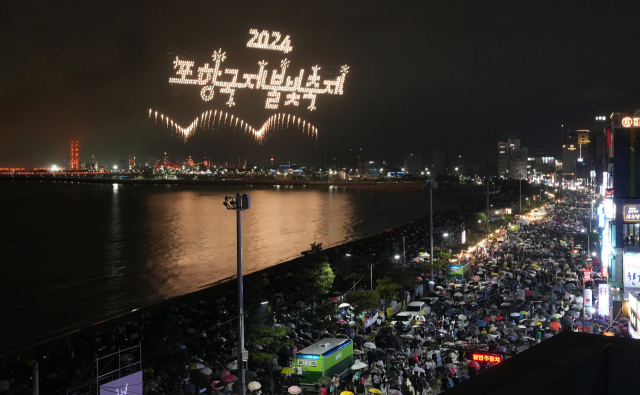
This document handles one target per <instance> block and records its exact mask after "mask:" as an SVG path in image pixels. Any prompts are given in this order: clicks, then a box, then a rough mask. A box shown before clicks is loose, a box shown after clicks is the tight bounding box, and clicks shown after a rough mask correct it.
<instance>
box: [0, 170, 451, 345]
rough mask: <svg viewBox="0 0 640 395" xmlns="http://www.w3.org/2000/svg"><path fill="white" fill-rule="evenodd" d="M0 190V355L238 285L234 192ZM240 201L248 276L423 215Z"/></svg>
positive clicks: (318, 196)
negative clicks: (312, 247) (220, 285)
mask: <svg viewBox="0 0 640 395" xmlns="http://www.w3.org/2000/svg"><path fill="white" fill-rule="evenodd" d="M0 187H2V193H0V207H3V208H5V209H4V210H3V220H4V221H3V227H1V228H0V240H3V243H2V244H0V257H2V258H3V260H2V261H1V262H0V263H1V264H2V272H3V286H2V287H0V316H2V317H9V318H8V320H7V323H8V325H2V326H0V339H3V341H2V342H0V355H1V354H3V352H4V351H7V350H10V349H14V348H18V347H19V346H24V345H28V344H32V343H33V342H34V341H35V340H37V339H46V338H50V337H52V336H53V335H55V334H60V333H65V332H67V331H69V330H72V329H77V328H80V327H83V326H86V325H90V324H92V323H94V322H97V321H102V320H105V319H108V318H109V317H113V316H115V315H117V314H120V313H123V312H127V311H131V310H132V309H135V308H139V307H142V306H145V305H148V304H151V303H154V302H157V301H160V300H163V299H166V298H170V297H173V296H177V295H183V294H186V293H189V292H191V291H193V290H196V289H198V288H201V287H203V286H206V285H208V284H211V283H215V282H217V281H219V280H221V279H225V278H228V277H230V276H233V275H234V274H235V271H236V216H235V212H231V211H228V210H226V209H225V208H224V206H223V205H222V202H223V201H224V195H225V194H226V195H235V193H236V191H237V187H218V186H215V187H214V186H182V185H129V184H120V185H118V184H113V185H108V184H107V185H103V184H100V185H95V184H80V183H73V184H71V183H51V182H49V183H42V182H5V183H3V184H1V185H0ZM241 193H249V194H250V195H251V209H250V210H247V211H244V212H243V213H242V226H243V247H244V248H243V253H244V268H245V273H249V272H252V271H255V270H259V269H262V268H265V267H269V266H272V265H274V264H276V263H280V262H283V261H286V260H289V259H292V258H295V257H298V256H300V252H301V251H304V250H307V249H308V248H309V244H311V243H313V242H319V243H323V245H324V246H325V247H329V246H333V245H337V244H340V243H343V242H345V241H349V240H354V239H358V238H361V237H366V236H369V235H371V234H376V233H379V232H382V231H384V230H385V229H387V228H390V227H394V226H398V225H400V224H403V223H406V222H409V221H411V220H413V219H415V218H417V217H419V216H422V215H425V214H426V213H427V212H426V207H427V203H428V198H427V197H426V194H423V193H415V192H405V193H403V192H372V191H367V190H358V189H348V188H343V187H327V186H324V187H302V186H294V187H291V186H285V185H281V186H259V187H258V186H255V187H243V188H242V189H241ZM439 206H440V207H442V208H447V207H451V204H448V205H447V203H443V202H442V203H440V204H439ZM445 206H446V207H445ZM9 208H10V209H9ZM9 300H10V301H12V302H11V303H7V301H9ZM43 322H46V323H47V325H46V327H43V326H42V323H43Z"/></svg>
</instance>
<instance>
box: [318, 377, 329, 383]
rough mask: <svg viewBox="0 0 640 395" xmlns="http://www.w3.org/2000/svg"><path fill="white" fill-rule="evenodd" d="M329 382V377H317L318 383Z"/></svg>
mask: <svg viewBox="0 0 640 395" xmlns="http://www.w3.org/2000/svg"><path fill="white" fill-rule="evenodd" d="M330 382H331V377H327V376H322V377H320V378H319V379H318V384H327V383H330Z"/></svg>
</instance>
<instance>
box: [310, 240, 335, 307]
mask: <svg viewBox="0 0 640 395" xmlns="http://www.w3.org/2000/svg"><path fill="white" fill-rule="evenodd" d="M302 255H303V256H304V257H305V261H306V262H305V263H306V266H307V268H306V270H305V272H304V278H305V280H306V281H307V282H308V283H310V284H311V289H310V290H309V293H310V294H311V297H312V298H313V311H314V312H315V306H316V300H317V299H318V297H319V296H321V295H325V294H327V293H329V291H330V290H331V287H332V286H333V280H334V279H335V277H336V276H335V274H334V273H333V269H331V265H329V262H328V261H327V257H326V256H325V255H324V254H323V252H322V243H319V244H316V243H313V244H311V249H310V250H308V251H303V252H302Z"/></svg>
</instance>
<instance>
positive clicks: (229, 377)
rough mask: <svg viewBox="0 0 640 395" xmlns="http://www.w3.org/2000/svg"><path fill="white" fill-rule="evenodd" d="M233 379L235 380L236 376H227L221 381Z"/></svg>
mask: <svg viewBox="0 0 640 395" xmlns="http://www.w3.org/2000/svg"><path fill="white" fill-rule="evenodd" d="M235 379H236V376H234V375H232V374H230V375H227V376H226V377H225V378H224V379H223V380H224V381H233V380H235Z"/></svg>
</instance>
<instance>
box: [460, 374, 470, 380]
mask: <svg viewBox="0 0 640 395" xmlns="http://www.w3.org/2000/svg"><path fill="white" fill-rule="evenodd" d="M460 380H462V381H466V380H469V376H467V375H466V374H465V375H464V376H462V377H460Z"/></svg>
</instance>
